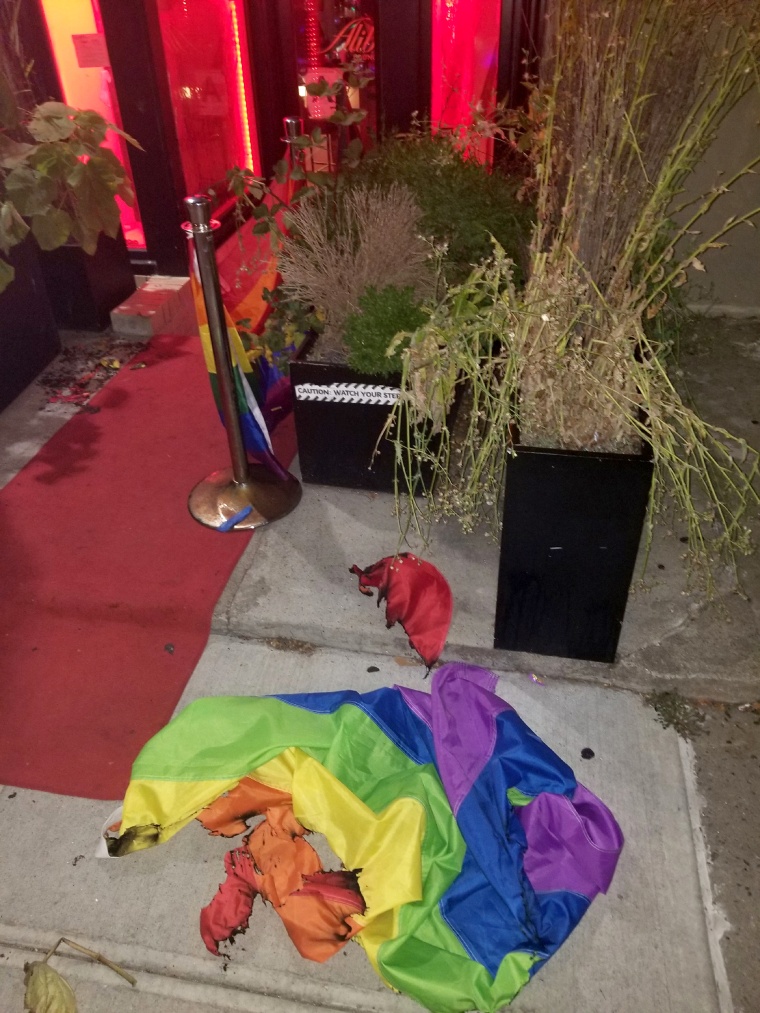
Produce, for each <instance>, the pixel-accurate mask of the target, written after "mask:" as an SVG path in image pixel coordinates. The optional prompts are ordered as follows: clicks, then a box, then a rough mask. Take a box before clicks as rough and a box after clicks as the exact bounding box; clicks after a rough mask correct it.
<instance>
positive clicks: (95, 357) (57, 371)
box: [37, 335, 145, 413]
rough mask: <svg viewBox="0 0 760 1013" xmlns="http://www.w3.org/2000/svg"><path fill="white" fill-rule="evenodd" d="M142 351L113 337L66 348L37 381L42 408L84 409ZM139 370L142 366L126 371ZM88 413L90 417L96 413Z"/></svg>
mask: <svg viewBox="0 0 760 1013" xmlns="http://www.w3.org/2000/svg"><path fill="white" fill-rule="evenodd" d="M144 347H145V345H144V343H143V342H139V341H138V342H135V341H132V342H127V341H123V340H120V339H119V338H116V337H114V336H113V335H107V336H104V337H102V338H97V339H94V340H83V341H81V342H78V343H76V344H71V345H67V346H66V347H64V348H63V349H62V350H61V352H60V354H59V355H58V356H57V357H56V359H55V360H54V362H53V363H52V364H51V365H50V366H49V367H48V369H46V370H45V371H44V372H43V373H42V375H41V376H40V377H39V379H38V380H37V383H38V384H39V386H40V387H41V388H42V391H43V393H44V395H45V403H46V404H45V407H47V406H48V405H58V404H71V405H74V406H75V407H77V408H85V407H86V406H87V402H88V401H89V400H90V398H91V397H92V396H93V394H96V393H97V392H98V391H99V390H100V388H101V387H102V386H103V385H104V384H105V382H106V381H107V380H108V379H110V377H112V376H113V375H114V373H117V372H118V371H119V369H121V367H122V365H123V364H124V363H126V362H128V361H129V360H130V359H131V358H133V357H134V356H135V355H136V354H137V353H138V352H139V351H141V350H142V349H144ZM142 366H144V363H141V364H139V366H132V367H130V368H132V369H136V368H140V367H142ZM88 410H89V411H90V412H91V413H94V412H95V411H97V410H98V409H93V408H90V409H88Z"/></svg>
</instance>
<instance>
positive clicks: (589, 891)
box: [516, 784, 623, 900]
mask: <svg viewBox="0 0 760 1013" xmlns="http://www.w3.org/2000/svg"><path fill="white" fill-rule="evenodd" d="M516 812H517V817H518V819H519V820H520V823H521V824H522V827H523V830H524V831H525V836H526V838H527V840H528V847H527V850H526V852H525V855H524V857H523V867H524V869H525V873H526V875H527V877H528V880H529V882H530V885H531V886H532V887H533V889H534V890H535V891H536V893H544V892H549V891H552V890H571V891H572V892H573V893H579V894H582V895H583V896H584V897H588V899H589V900H593V899H594V897H596V895H597V894H598V893H600V892H601V893H606V892H607V888H608V887H609V885H610V883H611V882H612V876H613V873H614V872H615V866H616V864H617V860H618V857H619V855H620V852H621V850H622V847H623V834H622V831H621V830H620V827H619V826H618V825H617V822H616V821H615V817H614V816H613V815H612V813H611V812H610V811H609V809H608V808H607V806H605V805H604V803H603V802H601V801H600V800H599V799H598V798H597V797H596V795H593V794H592V793H591V792H590V791H589V790H588V788H586V787H584V786H583V785H582V784H579V785H578V787H577V788H576V789H575V791H574V792H573V797H572V800H570V799H567V798H565V797H564V795H551V794H548V793H544V794H541V795H539V796H538V798H536V799H535V800H534V801H533V802H531V803H529V804H528V805H526V806H518V807H516Z"/></svg>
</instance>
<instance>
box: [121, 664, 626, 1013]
mask: <svg viewBox="0 0 760 1013" xmlns="http://www.w3.org/2000/svg"><path fill="white" fill-rule="evenodd" d="M496 682H497V679H496V676H494V675H493V674H492V673H490V672H488V671H486V670H485V669H482V668H476V667H474V666H469V665H465V664H460V663H453V664H448V665H445V666H443V667H442V668H441V669H439V670H438V671H437V672H436V673H435V675H434V676H433V679H432V686H431V693H430V694H428V693H425V692H422V691H419V690H412V689H406V688H400V687H394V688H388V689H380V690H377V691H375V692H372V693H366V694H358V693H355V692H352V691H350V690H347V691H344V692H338V693H312V694H304V695H289V696H279V697H278V696H273V697H216V698H206V699H202V700H198V701H196V702H195V703H192V704H190V705H189V706H188V707H187V708H186V709H185V710H184V711H182V713H181V714H180V715H179V716H178V717H177V718H175V719H174V720H173V721H172V722H171V723H170V724H169V725H167V726H166V727H165V728H164V729H163V730H162V731H161V732H159V733H158V735H156V736H155V737H154V738H153V739H151V741H150V742H149V743H148V744H147V745H146V746H145V748H144V749H143V750H142V752H141V753H140V755H139V756H138V758H137V760H136V762H135V764H134V768H133V774H132V781H131V783H130V785H129V789H128V792H127V796H126V799H125V803H124V814H123V819H122V823H121V827H120V830H119V835H118V836H117V837H114V838H113V839H112V840H111V841H109V851H110V853H111V854H113V855H122V854H127V853H129V852H131V851H137V850H140V849H141V848H145V847H150V846H151V845H153V844H158V843H161V842H163V841H166V840H168V839H169V838H170V837H171V836H172V835H173V834H174V833H176V832H177V831H178V830H180V829H181V828H182V827H183V826H184V825H186V824H187V823H188V822H190V821H191V820H193V819H194V818H196V817H199V818H200V819H201V821H202V822H204V823H205V825H206V826H207V827H208V828H209V829H211V830H212V832H221V833H225V834H228V835H230V836H231V835H232V834H237V833H240V832H243V831H245V830H246V823H245V820H246V819H248V818H250V817H251V816H253V815H254V813H257V812H262V811H263V810H264V809H267V811H268V813H269V814H270V819H269V824H271V826H272V827H273V828H274V829H273V830H272V831H271V834H270V830H264V831H261V830H260V829H259V828H257V830H256V831H254V832H253V833H252V834H250V835H249V838H251V840H250V841H249V838H246V841H247V842H249V846H250V847H251V848H253V847H254V843H255V842H254V841H253V840H252V838H253V837H254V835H255V834H256V833H258V834H259V837H260V838H261V839H260V840H259V841H258V842H257V843H256V847H258V848H259V849H260V851H259V854H262V855H266V853H267V849H271V848H274V849H279V847H280V843H279V842H280V841H281V840H285V838H289V839H290V841H291V843H293V842H294V841H295V840H296V838H298V839H299V840H301V834H300V831H299V830H298V826H299V825H300V826H301V827H303V828H305V829H306V830H307V831H315V832H319V833H322V834H324V835H325V837H326V838H327V841H328V843H329V844H330V846H331V848H332V850H333V851H334V852H335V854H336V855H337V856H338V857H339V859H340V861H341V863H342V865H343V866H344V869H345V870H347V871H346V872H342V873H325V872H323V871H322V870H321V869H320V868H319V867H318V865H317V866H314V865H313V864H310V863H312V859H311V858H310V857H309V855H308V854H307V853H306V852H304V851H303V848H302V847H301V846H300V845H297V847H296V850H298V851H299V859H298V862H300V863H301V864H300V865H298V864H297V870H296V873H294V874H292V875H290V882H289V883H288V884H285V886H283V880H282V879H281V880H280V881H279V882H274V881H270V882H269V883H268V885H266V884H265V883H264V880H265V879H266V875H267V872H266V869H262V868H260V867H259V866H258V861H257V860H255V861H253V862H252V861H251V859H250V856H249V855H248V854H247V852H246V851H245V848H242V849H241V848H236V849H235V850H234V851H233V852H231V853H230V855H229V856H228V860H227V871H228V883H227V884H225V886H223V887H222V888H221V890H220V893H219V895H218V896H217V898H215V900H214V902H212V904H211V905H209V906H208V908H206V909H204V911H205V913H204V915H203V916H202V919H201V924H202V929H203V934H204V939H205V941H206V943H207V945H208V946H209V948H210V949H212V950H213V949H214V948H215V944H216V940H218V939H220V938H225V937H226V936H225V933H227V934H229V932H228V930H229V929H231V928H232V927H233V925H232V922H234V921H235V919H236V918H239V919H240V922H239V926H238V927H242V926H244V925H246V924H247V919H248V916H249V915H250V912H251V904H252V903H253V896H254V894H255V893H256V891H258V892H262V895H265V896H268V897H269V899H271V898H272V896H273V895H274V896H275V900H276V901H277V903H281V905H282V908H283V910H282V911H281V912H279V913H280V914H281V917H282V918H283V921H284V922H285V924H286V927H288V931H291V929H290V927H289V923H293V924H297V926H298V927H297V930H296V931H297V933H298V934H299V938H295V937H294V941H295V942H296V945H298V948H299V950H300V951H301V952H302V953H305V954H306V955H309V956H313V957H314V959H319V960H322V959H325V958H326V957H327V956H329V955H330V954H329V952H326V950H325V947H324V946H323V943H324V939H325V938H327V936H328V935H330V933H332V936H333V937H335V936H336V935H337V936H340V938H338V939H337V942H334V945H333V946H332V948H331V950H330V952H334V950H335V949H336V948H339V946H341V945H343V944H344V942H345V941H346V940H347V939H348V938H350V937H353V938H355V939H356V940H357V941H358V942H359V943H360V944H361V945H362V946H363V947H364V950H365V952H366V954H367V957H368V958H369V960H370V962H371V963H372V965H373V967H374V968H375V970H376V971H377V973H378V974H379V975H380V977H381V978H382V980H383V981H384V982H385V983H386V984H387V985H389V986H390V987H391V988H394V989H397V990H398V991H400V992H403V993H405V994H406V995H408V996H411V997H412V998H414V999H416V1000H417V1001H418V1002H419V1003H421V1004H422V1005H423V1006H425V1007H427V1008H428V1009H430V1010H434V1011H436V1013H459V1011H465V1010H473V1009H477V1010H482V1011H493V1010H497V1009H498V1008H499V1007H500V1006H503V1005H504V1004H505V1003H508V1002H510V1001H511V1000H512V999H513V998H514V996H515V995H516V994H517V993H518V992H519V991H520V989H521V988H522V987H523V986H524V985H525V984H526V983H527V982H528V981H529V979H530V977H531V975H532V974H533V973H535V971H536V970H537V969H538V968H539V967H540V966H541V965H542V964H543V963H544V962H545V961H546V960H547V959H548V958H549V957H550V956H551V955H552V954H553V953H554V952H555V951H556V950H557V949H558V947H559V946H560V945H561V944H562V943H563V942H564V940H565V939H566V938H567V937H568V935H569V934H570V932H571V931H572V930H573V928H574V927H575V926H576V925H577V924H578V922H579V921H580V919H581V918H582V916H583V914H584V913H585V911H586V910H587V908H588V906H589V904H590V903H591V901H592V900H593V898H594V897H595V896H596V894H597V893H599V892H605V891H606V890H607V888H608V887H609V884H610V882H611V880H612V876H613V874H614V871H615V866H616V864H617V860H618V857H619V854H620V850H621V848H622V844H623V838H622V834H621V832H620V829H619V827H618V825H617V823H616V822H615V819H614V817H613V816H612V814H611V813H610V811H609V810H608V809H607V808H606V807H605V806H604V805H603V803H602V802H600V801H599V799H598V798H596V797H595V796H594V795H593V794H592V793H591V792H590V791H588V790H587V789H586V788H584V787H583V785H581V784H579V783H578V782H577V781H576V779H575V777H574V776H573V772H572V770H571V769H570V768H569V767H568V766H567V764H565V763H564V762H563V761H562V760H561V759H560V758H559V757H558V756H557V755H556V754H555V753H553V752H552V750H551V749H549V747H548V746H546V745H545V744H544V743H543V742H542V741H541V740H540V739H539V738H538V737H537V736H536V735H535V733H534V732H532V731H531V730H530V728H528V726H527V725H526V724H525V723H524V722H523V721H522V720H521V718H520V717H519V716H518V715H517V713H516V712H515V711H514V710H513V709H512V708H511V707H510V705H509V704H508V703H506V702H505V701H504V700H502V699H501V698H500V697H498V696H496V694H495V692H494V691H495V687H496ZM247 785H248V786H250V789H251V791H252V792H253V794H252V795H251V796H250V797H248V801H247V802H246V801H245V798H246V793H247V791H248V788H247V787H246V786H247ZM264 796H266V798H265V797H264ZM272 813H275V814H276V815H275V816H272V815H271V814H272ZM291 818H294V819H295V821H296V822H295V824H294V823H292V822H291ZM278 827H279V828H280V830H281V832H278V830H277V828H278ZM282 828H284V829H282ZM262 834H263V835H264V836H263V837H262ZM272 834H273V836H272ZM278 834H279V836H278ZM270 837H271V839H270ZM264 838H266V840H265V839H264ZM277 854H278V855H279V854H280V853H279V851H278V852H277ZM264 860H266V858H264V859H262V861H264ZM277 864H281V863H279V859H278V861H275V862H273V863H272V867H274V866H275V865H277ZM225 889H226V890H227V892H228V893H229V894H230V897H233V895H234V898H235V903H238V904H239V910H237V911H236V913H235V916H234V917H233V918H232V922H228V923H227V925H226V928H225V927H224V926H222V928H221V929H220V928H219V921H220V918H221V921H222V922H223V921H224V919H225V918H228V919H229V915H230V911H229V908H228V907H227V908H225V904H226V903H227V902H226V901H225V897H224V893H225ZM265 890H268V891H269V893H268V894H266V893H264V891H265ZM246 891H248V894H250V895H248V894H247V893H246ZM315 897H317V898H318V899H317V900H314V898H315ZM309 898H311V899H309ZM275 906H277V904H275ZM223 908H224V910H222V909H223ZM307 909H308V910H307ZM309 911H311V912H312V913H313V917H314V928H313V932H314V935H313V938H311V939H310V933H311V932H312V929H311V928H310V927H309V926H310V924H311V923H310V918H311V917H312V915H311V914H309ZM204 919H205V921H204ZM330 924H332V925H335V924H340V925H342V926H343V927H344V931H343V932H342V934H341V933H335V932H334V931H333V930H332V929H329V927H327V926H329V925H330ZM320 934H321V936H320ZM291 935H292V936H293V933H291ZM310 947H313V952H312V951H311V950H310Z"/></svg>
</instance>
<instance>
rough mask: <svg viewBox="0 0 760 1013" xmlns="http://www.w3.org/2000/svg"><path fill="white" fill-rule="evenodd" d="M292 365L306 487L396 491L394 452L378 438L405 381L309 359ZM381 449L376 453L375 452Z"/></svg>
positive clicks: (302, 351) (308, 344) (303, 350)
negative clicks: (308, 485) (313, 485)
mask: <svg viewBox="0 0 760 1013" xmlns="http://www.w3.org/2000/svg"><path fill="white" fill-rule="evenodd" d="M312 344H313V342H312V341H307V342H306V343H305V344H304V345H303V346H302V347H301V349H299V351H298V353H297V355H296V356H295V358H294V359H293V361H292V362H291V363H290V382H291V386H292V388H293V415H294V417H295V425H296V437H297V440H298V457H299V463H300V466H301V477H302V478H303V481H304V482H314V483H317V484H319V485H337V486H342V487H343V488H345V489H371V490H374V491H375V492H393V478H394V471H395V465H394V447H393V444H392V443H391V442H390V441H389V440H387V439H383V440H381V441H380V444H379V446H378V440H379V438H380V434H381V433H382V431H383V427H384V426H385V424H386V423H387V421H388V417H389V416H390V413H391V411H392V409H393V405H394V404H395V403H396V400H397V398H398V395H399V388H400V383H401V377H400V376H399V375H398V374H394V375H392V376H381V377H378V376H369V375H367V374H364V373H356V372H355V371H354V370H353V369H350V368H349V367H348V366H341V365H337V364H334V363H330V362H312V361H309V360H308V359H306V358H305V355H306V354H308V352H309V349H310V348H311V346H312ZM376 447H377V451H376Z"/></svg>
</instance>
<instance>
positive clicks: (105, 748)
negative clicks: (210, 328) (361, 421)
mask: <svg viewBox="0 0 760 1013" xmlns="http://www.w3.org/2000/svg"><path fill="white" fill-rule="evenodd" d="M138 361H144V362H146V364H147V366H146V368H145V369H136V370H134V369H130V368H129V367H128V366H127V367H124V368H123V369H122V370H121V371H120V372H119V373H118V374H117V375H116V376H115V377H114V378H113V379H112V380H111V381H110V383H109V384H108V385H107V386H106V387H105V388H104V389H103V390H101V391H100V392H99V393H98V394H96V395H95V397H94V398H93V399H92V400H91V401H90V407H91V408H98V409H100V411H98V412H97V413H80V414H78V415H76V416H75V417H74V418H73V419H71V420H70V421H69V422H68V423H67V424H66V425H65V426H64V427H63V429H61V430H60V431H59V432H58V433H57V434H56V435H55V436H54V437H53V438H52V439H51V440H50V441H49V442H48V443H47V444H46V445H45V447H43V449H42V450H41V451H40V453H39V454H38V455H37V456H36V457H35V458H34V460H33V461H31V462H30V463H29V464H28V465H27V466H26V467H25V468H24V470H23V471H22V472H20V473H19V474H18V475H17V476H16V478H15V479H14V480H13V481H12V482H11V483H10V485H8V486H6V488H5V489H4V490H2V492H0V559H1V561H2V562H1V564H0V573H2V578H1V580H0V608H1V609H2V612H1V613H0V783H2V784H5V785H13V786H15V787H23V788H33V789H37V790H41V791H51V792H58V793H62V794H68V795H79V796H83V797H88V798H98V799H119V798H121V797H122V795H123V793H124V790H125V788H126V786H127V783H128V781H129V773H130V767H131V764H132V761H133V759H134V758H135V756H136V754H137V752H138V751H139V749H140V748H141V746H142V745H143V744H144V743H145V741H146V740H147V739H148V738H149V737H150V736H151V735H153V734H154V733H155V732H156V731H158V729H159V728H160V727H161V726H162V725H163V724H165V723H166V721H167V720H168V719H169V718H170V716H171V713H172V710H173V709H174V707H175V705H176V703H177V701H178V700H179V698H180V696H181V694H182V691H183V689H184V687H185V684H186V683H187V680H188V679H189V677H190V675H191V674H192V671H193V669H194V667H195V665H196V663H197V661H198V658H199V657H200V655H201V652H202V651H203V648H204V647H205V644H206V640H207V638H208V634H209V629H210V624H211V615H212V612H213V609H214V606H215V604H216V602H217V600H218V598H219V596H220V594H221V592H222V590H223V589H224V586H225V584H226V582H227V579H228V578H229V576H230V573H231V571H232V569H233V567H234V566H235V564H236V562H237V561H238V559H239V557H240V555H241V553H242V551H243V549H244V548H245V547H246V545H247V544H248V542H249V539H250V535H249V534H246V533H244V532H230V533H229V534H220V533H219V532H216V531H212V530H209V529H207V528H204V527H202V526H201V525H200V524H198V523H197V522H196V521H194V520H193V519H192V518H191V517H190V515H189V513H188V511H187V505H186V503H187V496H188V494H189V492H190V490H191V488H192V487H193V486H194V485H195V484H196V482H198V481H199V480H200V479H202V478H203V477H205V475H207V474H208V473H209V472H211V471H214V470H216V469H217V468H222V467H226V466H228V464H229V453H228V450H227V441H226V436H225V433H224V430H223V428H222V426H221V423H220V422H219V419H218V416H217V414H216V409H215V407H214V404H213V400H212V396H211V392H210V388H209V382H208V376H207V373H206V371H205V367H204V364H203V360H202V356H201V352H200V343H199V341H198V339H197V338H187V337H165V336H162V337H160V338H156V339H154V341H153V342H152V343H151V345H150V346H149V348H148V349H147V350H146V351H145V352H143V353H141V354H140V355H139V356H138V358H137V359H135V360H133V364H134V363H136V362H138ZM291 423H292V419H289V420H287V421H286V422H284V423H283V425H282V426H281V427H280V429H279V430H278V432H277V433H276V434H275V449H276V450H277V451H278V456H279V457H280V460H282V461H283V462H284V463H288V462H289V461H290V460H291V459H292V457H293V453H294V446H295V443H294V436H293V430H292V426H291Z"/></svg>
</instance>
